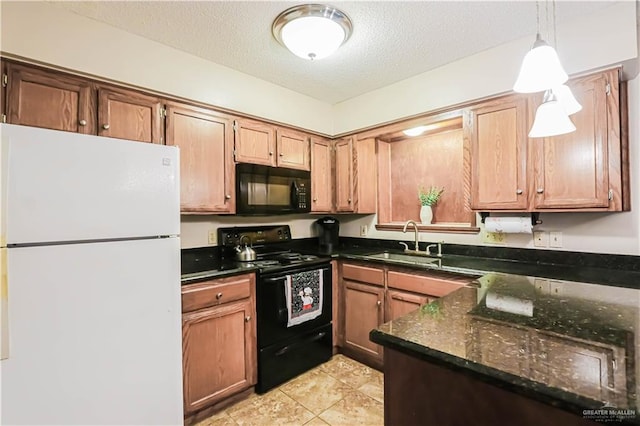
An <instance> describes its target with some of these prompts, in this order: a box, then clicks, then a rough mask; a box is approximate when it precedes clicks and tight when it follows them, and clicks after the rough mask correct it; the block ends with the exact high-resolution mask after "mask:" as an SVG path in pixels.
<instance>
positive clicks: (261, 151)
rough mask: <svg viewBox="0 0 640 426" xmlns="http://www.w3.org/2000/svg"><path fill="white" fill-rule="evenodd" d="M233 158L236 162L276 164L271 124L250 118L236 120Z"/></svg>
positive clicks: (274, 142) (273, 132)
mask: <svg viewBox="0 0 640 426" xmlns="http://www.w3.org/2000/svg"><path fill="white" fill-rule="evenodd" d="M235 131H236V132H235V160H236V161H237V162H238V163H252V164H264V165H265V166H273V167H275V166H276V159H275V151H276V139H275V130H274V128H273V126H271V125H269V124H266V123H261V122H259V121H252V120H237V121H236V127H235Z"/></svg>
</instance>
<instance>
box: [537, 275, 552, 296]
mask: <svg viewBox="0 0 640 426" xmlns="http://www.w3.org/2000/svg"><path fill="white" fill-rule="evenodd" d="M533 285H534V287H535V288H536V290H538V291H540V292H541V293H545V294H548V293H549V292H550V290H549V281H547V280H543V279H540V278H536V279H534V280H533Z"/></svg>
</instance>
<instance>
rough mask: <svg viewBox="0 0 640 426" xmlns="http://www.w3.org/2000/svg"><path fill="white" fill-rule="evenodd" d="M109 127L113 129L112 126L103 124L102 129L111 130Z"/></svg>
mask: <svg viewBox="0 0 640 426" xmlns="http://www.w3.org/2000/svg"><path fill="white" fill-rule="evenodd" d="M109 127H111V126H109V125H108V124H103V125H102V128H103V129H105V130H109Z"/></svg>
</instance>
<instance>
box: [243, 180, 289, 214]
mask: <svg viewBox="0 0 640 426" xmlns="http://www.w3.org/2000/svg"><path fill="white" fill-rule="evenodd" d="M252 178H253V180H252V181H250V182H249V184H248V187H249V191H248V194H247V195H248V197H247V198H248V200H247V201H248V204H249V205H250V206H288V205H289V204H290V203H291V202H290V199H291V197H290V196H289V190H290V189H289V185H288V184H287V183H284V182H283V183H278V182H269V183H267V182H266V179H265V178H263V177H260V176H255V175H254V176H252Z"/></svg>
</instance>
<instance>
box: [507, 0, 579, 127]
mask: <svg viewBox="0 0 640 426" xmlns="http://www.w3.org/2000/svg"><path fill="white" fill-rule="evenodd" d="M552 4H553V41H554V43H553V44H554V45H557V43H556V2H555V0H552ZM545 11H546V24H547V25H546V26H547V32H548V29H549V5H548V0H547V1H546V2H545ZM536 29H537V31H536V41H535V43H534V44H533V47H532V48H531V50H530V51H529V52H527V54H526V56H525V57H524V60H523V61H522V66H521V67H520V73H519V74H518V78H517V79H516V83H515V84H514V86H513V90H514V91H515V92H519V93H536V92H542V91H544V92H545V93H544V98H543V101H542V104H541V105H540V106H539V107H538V109H537V111H536V116H535V120H534V122H533V126H532V127H531V130H530V131H529V137H531V138H541V137H548V136H555V135H562V134H565V133H570V132H573V131H575V130H576V127H575V126H574V125H573V123H572V122H571V119H570V118H569V115H571V114H574V113H576V112H578V111H580V110H581V109H582V106H581V105H580V104H579V103H578V101H577V100H576V98H575V97H574V96H573V93H571V89H569V87H568V86H567V85H565V84H564V83H565V82H566V81H567V80H568V79H569V76H568V75H567V73H566V71H565V70H564V68H563V67H562V64H561V63H560V59H559V58H558V54H557V53H556V50H555V49H554V48H553V47H552V46H550V45H549V43H547V42H546V41H544V40H543V39H542V37H541V36H540V5H539V3H538V2H537V1H536ZM547 35H548V34H547Z"/></svg>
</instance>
